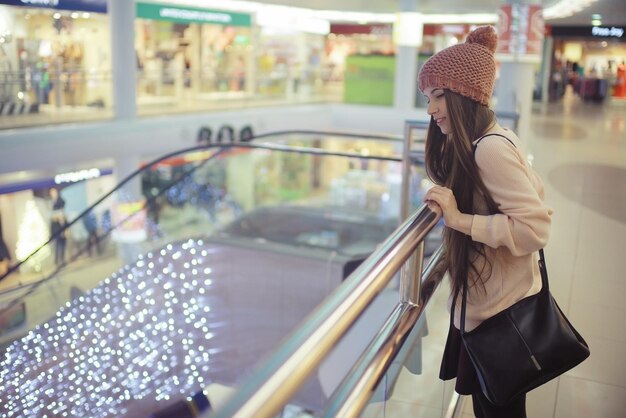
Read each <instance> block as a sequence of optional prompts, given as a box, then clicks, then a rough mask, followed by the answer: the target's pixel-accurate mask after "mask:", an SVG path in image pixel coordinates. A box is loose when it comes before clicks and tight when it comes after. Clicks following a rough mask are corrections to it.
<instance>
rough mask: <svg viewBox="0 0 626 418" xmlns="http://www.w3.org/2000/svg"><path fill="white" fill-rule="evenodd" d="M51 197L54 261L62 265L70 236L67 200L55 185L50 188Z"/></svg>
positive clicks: (51, 234) (51, 233) (51, 230)
mask: <svg viewBox="0 0 626 418" xmlns="http://www.w3.org/2000/svg"><path fill="white" fill-rule="evenodd" d="M50 199H51V200H52V216H51V219H50V236H51V237H54V238H55V240H54V263H55V264H56V265H57V266H60V265H62V264H63V263H64V262H65V247H66V243H67V236H68V231H67V229H66V226H67V218H66V217H65V200H63V198H62V197H61V195H60V193H59V191H58V190H57V189H56V188H54V187H53V188H52V189H50ZM61 231H63V232H61Z"/></svg>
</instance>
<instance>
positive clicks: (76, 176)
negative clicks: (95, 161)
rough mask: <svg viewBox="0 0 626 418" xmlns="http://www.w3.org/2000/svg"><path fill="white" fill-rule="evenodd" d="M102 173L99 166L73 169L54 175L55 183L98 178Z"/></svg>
mask: <svg viewBox="0 0 626 418" xmlns="http://www.w3.org/2000/svg"><path fill="white" fill-rule="evenodd" d="M101 175H102V173H100V170H98V169H97V168H90V169H89V170H80V171H71V172H69V173H62V174H57V175H56V176H54V183H55V184H63V183H77V182H79V181H84V180H90V179H95V178H98V177H100V176H101Z"/></svg>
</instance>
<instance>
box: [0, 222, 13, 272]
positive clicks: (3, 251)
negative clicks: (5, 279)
mask: <svg viewBox="0 0 626 418" xmlns="http://www.w3.org/2000/svg"><path fill="white" fill-rule="evenodd" d="M10 262H11V254H10V253H9V248H8V247H7V244H6V243H5V242H4V235H3V234H2V216H1V215H0V277H2V276H4V275H5V274H6V273H7V271H9V264H10Z"/></svg>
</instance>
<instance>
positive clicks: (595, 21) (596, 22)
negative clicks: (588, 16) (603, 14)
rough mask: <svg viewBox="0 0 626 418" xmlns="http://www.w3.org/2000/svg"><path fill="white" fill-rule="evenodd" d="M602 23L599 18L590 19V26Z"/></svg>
mask: <svg viewBox="0 0 626 418" xmlns="http://www.w3.org/2000/svg"><path fill="white" fill-rule="evenodd" d="M601 24H602V21H601V20H599V19H594V20H592V21H591V26H600V25H601Z"/></svg>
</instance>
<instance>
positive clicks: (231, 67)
mask: <svg viewBox="0 0 626 418" xmlns="http://www.w3.org/2000/svg"><path fill="white" fill-rule="evenodd" d="M137 7H138V8H137V19H136V21H135V48H136V51H137V60H138V70H139V78H138V86H137V89H138V94H137V97H138V109H139V112H140V113H143V114H146V113H160V112H163V110H164V107H165V106H167V111H168V112H169V111H171V110H172V107H174V108H175V109H177V110H180V111H186V110H201V109H207V108H210V107H211V106H212V105H213V106H215V103H216V102H218V101H219V100H223V99H229V98H241V97H245V96H247V95H249V94H250V91H251V83H250V82H249V78H250V76H251V69H252V48H251V46H250V42H251V29H250V26H251V21H250V15H247V14H237V13H230V12H223V11H211V10H205V9H198V8H190V7H178V6H176V7H175V6H169V5H158V4H148V3H138V6H137ZM206 16H222V17H224V19H222V20H220V19H217V20H214V21H208V20H207V19H208V18H206V19H205V17H206ZM224 21H228V22H230V24H223V22H224ZM211 102H213V103H211Z"/></svg>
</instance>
